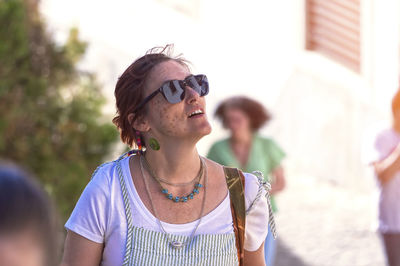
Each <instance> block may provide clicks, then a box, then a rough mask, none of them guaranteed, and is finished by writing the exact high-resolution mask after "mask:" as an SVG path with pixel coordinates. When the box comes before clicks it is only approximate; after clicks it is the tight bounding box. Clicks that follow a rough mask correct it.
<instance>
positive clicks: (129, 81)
mask: <svg viewBox="0 0 400 266" xmlns="http://www.w3.org/2000/svg"><path fill="white" fill-rule="evenodd" d="M172 53H173V45H171V44H168V45H166V46H165V47H154V48H152V49H150V50H149V51H147V52H146V54H145V55H144V56H142V57H140V58H138V59H136V60H135V61H134V62H133V63H132V64H131V65H130V66H129V67H128V68H127V69H126V70H125V71H124V73H123V74H122V75H121V76H120V77H119V79H118V82H117V85H116V86H115V92H114V95H115V100H116V107H117V115H116V116H115V117H114V119H113V120H112V121H113V123H114V124H115V125H116V126H117V127H118V129H119V131H120V135H121V140H122V141H123V142H124V143H126V144H128V145H129V146H133V145H134V144H136V137H135V135H136V134H135V129H134V128H133V127H132V124H133V122H134V121H135V120H136V119H137V118H138V117H140V116H142V115H144V114H145V112H146V110H147V108H146V106H144V108H141V109H140V110H138V111H137V112H136V113H135V117H134V119H133V120H132V121H131V123H132V124H131V123H129V121H128V115H129V114H131V113H133V110H134V109H135V107H136V106H137V105H138V104H139V103H140V102H141V101H142V100H143V98H144V97H143V96H144V87H145V83H146V80H147V78H148V76H149V74H150V72H151V70H152V69H153V68H154V67H155V66H156V65H158V64H160V63H162V62H165V61H169V60H174V61H176V62H178V63H179V64H181V65H183V66H185V67H187V68H189V66H188V61H187V60H185V59H184V58H182V57H181V56H180V55H178V56H177V57H173V56H172ZM142 144H143V145H144V143H143V138H142Z"/></svg>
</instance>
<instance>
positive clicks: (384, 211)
mask: <svg viewBox="0 0 400 266" xmlns="http://www.w3.org/2000/svg"><path fill="white" fill-rule="evenodd" d="M399 143H400V134H398V133H397V132H396V131H394V130H393V129H386V130H383V131H381V132H380V133H379V134H378V135H377V136H376V138H375V142H374V145H373V149H372V150H371V151H370V152H369V155H368V157H369V162H370V163H373V162H377V161H381V160H383V159H385V158H386V157H387V156H389V155H390V153H392V152H393V150H394V149H395V148H396V146H397V145H398V144H399ZM379 190H380V191H379V231H380V232H382V233H400V172H397V173H396V174H395V176H394V177H393V178H392V179H391V180H390V181H389V182H387V183H386V184H384V185H379Z"/></svg>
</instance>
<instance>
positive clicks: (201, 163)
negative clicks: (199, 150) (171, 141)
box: [140, 155, 205, 202]
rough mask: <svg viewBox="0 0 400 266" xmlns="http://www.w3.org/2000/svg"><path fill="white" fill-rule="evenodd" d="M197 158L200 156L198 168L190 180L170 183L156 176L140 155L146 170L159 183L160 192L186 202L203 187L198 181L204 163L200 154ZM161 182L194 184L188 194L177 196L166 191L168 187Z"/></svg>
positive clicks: (180, 184) (174, 200) (175, 199)
mask: <svg viewBox="0 0 400 266" xmlns="http://www.w3.org/2000/svg"><path fill="white" fill-rule="evenodd" d="M199 158H200V170H199V172H198V174H197V175H196V177H195V178H193V179H192V180H191V181H189V182H185V183H170V182H168V181H167V180H165V179H162V178H159V177H157V176H156V175H155V174H154V171H153V169H152V168H151V167H150V165H149V163H148V162H147V160H146V157H145V156H144V155H142V156H140V159H141V160H143V162H144V166H145V167H146V169H147V171H148V172H149V173H150V175H151V177H153V178H154V179H155V180H156V181H157V183H158V184H159V185H160V187H161V193H163V194H164V195H165V197H166V198H167V199H170V200H172V201H173V202H187V201H188V200H190V199H193V198H194V196H195V195H197V194H199V193H200V190H199V189H200V188H202V187H203V185H202V184H200V181H201V177H202V176H203V172H204V167H205V163H204V160H203V158H201V157H200V156H199ZM196 181H197V182H196ZM161 183H165V184H168V185H171V186H176V187H181V186H187V185H190V184H193V183H195V184H194V188H193V190H192V192H190V193H189V194H187V195H185V196H181V197H179V196H173V195H172V193H170V192H169V191H168V189H166V188H164V187H163V186H162V184H161Z"/></svg>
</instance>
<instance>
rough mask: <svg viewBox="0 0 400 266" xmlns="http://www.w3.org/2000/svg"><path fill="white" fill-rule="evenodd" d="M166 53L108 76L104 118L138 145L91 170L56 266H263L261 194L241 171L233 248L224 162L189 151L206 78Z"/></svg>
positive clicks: (202, 126)
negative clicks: (111, 94)
mask: <svg viewBox="0 0 400 266" xmlns="http://www.w3.org/2000/svg"><path fill="white" fill-rule="evenodd" d="M170 50H171V46H166V47H165V48H163V49H161V51H160V50H157V49H152V50H150V51H149V52H148V53H147V54H146V55H144V56H143V57H141V58H139V59H137V60H136V61H135V62H133V63H132V64H131V65H130V66H129V67H128V69H127V70H126V71H125V72H124V73H123V74H122V76H121V77H120V78H119V80H118V82H117V85H116V88H115V97H116V105H117V116H116V117H115V118H114V120H113V122H114V123H115V124H116V125H117V127H118V128H119V130H120V134H121V139H122V141H123V142H125V143H127V144H128V145H130V146H132V147H136V148H137V149H136V150H135V152H129V153H128V155H131V154H132V155H133V156H121V157H120V158H119V159H118V160H116V161H113V162H110V163H106V164H104V165H102V166H100V167H99V168H98V169H97V170H96V171H95V173H94V174H93V177H92V180H91V181H90V182H89V184H88V185H87V187H86V188H85V190H84V192H83V193H82V195H81V198H80V199H79V201H78V203H77V205H76V207H75V209H74V211H73V213H72V215H71V217H70V218H69V220H68V221H67V223H66V228H67V230H68V234H67V238H66V242H65V249H64V257H63V264H62V265H64V266H67V265H68V266H72V265H238V264H239V261H240V262H241V264H244V265H264V257H263V242H264V239H265V236H266V234H267V230H266V228H267V224H268V220H269V213H268V210H267V209H268V207H267V206H268V201H267V199H266V197H264V195H265V194H266V193H267V192H266V191H265V189H264V186H263V184H262V183H259V180H258V179H257V178H256V177H255V176H254V175H251V174H244V175H243V177H244V186H245V188H244V201H243V202H244V203H245V204H244V205H245V207H246V223H245V226H246V227H245V235H244V244H243V243H242V244H243V245H242V247H243V253H240V250H238V247H239V248H240V247H241V246H240V245H239V244H240V238H238V237H236V235H235V232H237V231H240V229H241V227H240V228H239V229H238V230H236V229H237V228H238V226H236V227H235V225H237V223H236V222H235V221H236V220H237V217H236V216H235V215H232V213H234V212H232V209H231V198H233V197H232V195H230V194H229V193H228V187H227V181H226V177H225V173H224V169H223V167H222V166H221V165H219V164H217V163H215V162H213V161H211V160H208V159H206V158H203V157H201V156H200V155H199V154H198V152H197V149H196V143H197V142H198V141H199V140H200V139H201V138H202V137H203V136H205V135H207V134H209V133H210V132H211V126H210V124H209V122H208V120H207V116H206V113H205V112H206V106H205V104H206V103H205V97H204V96H205V95H207V94H208V90H209V87H208V81H207V77H206V76H205V75H192V74H191V73H190V71H189V67H188V64H187V61H185V60H184V59H182V58H180V57H172V56H170V55H169V54H170ZM229 191H230V190H229ZM241 197H243V195H241ZM235 230H236V231H235ZM242 242H243V241H242ZM238 243H239V244H238ZM238 251H239V252H238ZM238 254H244V258H242V257H240V256H238Z"/></svg>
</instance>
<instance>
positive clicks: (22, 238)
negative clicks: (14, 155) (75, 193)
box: [0, 162, 56, 266]
mask: <svg viewBox="0 0 400 266" xmlns="http://www.w3.org/2000/svg"><path fill="white" fill-rule="evenodd" d="M55 225H56V221H55V218H54V215H53V210H52V206H51V204H50V200H49V198H48V196H47V194H46V193H45V192H44V191H43V190H42V189H41V188H40V187H39V185H38V184H37V183H36V182H35V181H34V180H33V179H32V178H31V177H30V176H29V175H28V174H26V173H25V172H23V171H22V170H21V169H19V168H17V167H16V166H13V165H11V164H6V163H4V162H0V265H13V266H22V265H23V266H48V265H55V264H54V259H55V248H54V247H55V229H56V226H55Z"/></svg>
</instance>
